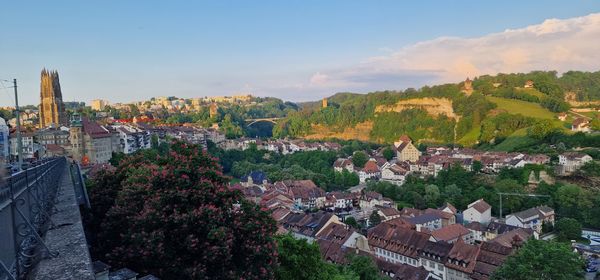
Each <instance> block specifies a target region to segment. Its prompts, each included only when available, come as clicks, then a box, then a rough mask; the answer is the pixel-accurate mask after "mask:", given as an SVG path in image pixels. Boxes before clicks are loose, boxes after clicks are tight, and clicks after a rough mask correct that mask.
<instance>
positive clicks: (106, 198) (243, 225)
mask: <svg viewBox="0 0 600 280" xmlns="http://www.w3.org/2000/svg"><path fill="white" fill-rule="evenodd" d="M227 181H228V179H227V178H226V177H225V176H223V174H222V173H221V171H220V167H219V166H218V165H217V163H216V161H215V159H213V158H211V157H209V156H207V155H206V154H205V153H203V152H201V151H200V149H199V147H198V146H196V145H190V144H185V143H182V142H175V143H173V145H172V146H171V149H170V151H169V152H168V153H167V154H164V155H160V154H158V153H145V154H144V153H142V154H137V155H133V156H129V157H126V158H125V159H123V160H122V161H121V162H120V163H119V166H118V167H117V168H116V169H115V170H105V171H102V172H98V173H97V174H96V175H95V176H94V177H93V179H92V182H91V187H90V193H91V194H90V197H91V202H92V207H93V210H92V213H91V215H90V216H91V218H90V219H89V220H90V222H88V224H91V226H90V227H88V229H89V230H90V231H93V230H97V231H96V232H93V233H92V235H95V246H94V248H93V252H94V254H95V255H96V256H98V257H100V258H101V259H105V260H107V261H108V262H109V263H110V264H112V265H113V267H128V268H131V269H134V270H136V271H138V272H143V273H152V274H155V275H159V276H160V277H161V278H164V279H272V278H273V277H274V275H273V270H274V266H275V264H276V246H275V241H274V239H273V234H274V232H275V230H276V227H275V222H274V221H273V220H272V219H271V218H270V216H269V214H268V213H267V212H265V211H261V210H260V209H258V206H256V205H255V204H252V203H250V202H247V201H245V200H244V199H243V197H242V195H241V194H240V193H239V192H234V191H231V190H229V189H228V188H227ZM102 211H105V212H102ZM94 225H95V227H94Z"/></svg>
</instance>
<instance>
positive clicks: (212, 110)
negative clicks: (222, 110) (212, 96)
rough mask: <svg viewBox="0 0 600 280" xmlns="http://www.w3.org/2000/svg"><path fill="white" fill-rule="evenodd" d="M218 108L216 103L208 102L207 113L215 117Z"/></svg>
mask: <svg viewBox="0 0 600 280" xmlns="http://www.w3.org/2000/svg"><path fill="white" fill-rule="evenodd" d="M218 109H219V106H218V105H217V103H212V104H210V108H209V111H208V113H209V114H210V117H211V118H215V117H217V113H218Z"/></svg>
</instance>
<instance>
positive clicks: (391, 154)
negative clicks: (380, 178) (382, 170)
mask: <svg viewBox="0 0 600 280" xmlns="http://www.w3.org/2000/svg"><path fill="white" fill-rule="evenodd" d="M382 154H383V157H384V158H385V159H387V160H388V161H389V160H392V159H393V158H394V156H395V155H396V153H395V152H394V150H392V149H391V148H390V147H387V148H385V149H383V151H382Z"/></svg>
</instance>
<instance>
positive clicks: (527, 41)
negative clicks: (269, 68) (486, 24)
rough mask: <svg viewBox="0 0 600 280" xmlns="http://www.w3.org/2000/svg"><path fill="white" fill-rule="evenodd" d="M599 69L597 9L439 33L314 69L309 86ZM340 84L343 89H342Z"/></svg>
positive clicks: (393, 84) (398, 84) (364, 86)
mask: <svg viewBox="0 0 600 280" xmlns="http://www.w3.org/2000/svg"><path fill="white" fill-rule="evenodd" d="M599 69H600V13H597V14H590V15H587V16H583V17H576V18H570V19H548V20H546V21H544V22H543V23H541V24H537V25H532V26H527V27H524V28H520V29H509V30H505V31H503V32H500V33H492V34H488V35H485V36H482V37H477V38H458V37H440V38H437V39H433V40H430V41H424V42H419V43H417V44H414V45H410V46H406V47H404V48H401V49H399V50H397V51H394V52H392V53H391V54H389V55H385V56H377V57H371V58H368V59H366V60H365V61H364V62H361V63H357V64H355V65H354V66H350V67H344V68H340V69H334V70H329V71H321V72H317V73H316V74H314V75H313V76H312V77H311V78H310V85H311V86H319V87H329V88H330V89H332V90H337V91H345V90H356V91H361V90H362V91H369V90H385V89H402V88H405V87H418V86H421V85H424V84H436V83H445V82H458V81H460V80H463V79H464V78H465V77H467V76H469V77H473V76H479V75H483V74H496V73H500V72H504V73H508V72H528V71H532V70H557V71H559V72H564V71H568V70H584V71H596V70H599ZM344 86H346V87H349V88H343V87H344Z"/></svg>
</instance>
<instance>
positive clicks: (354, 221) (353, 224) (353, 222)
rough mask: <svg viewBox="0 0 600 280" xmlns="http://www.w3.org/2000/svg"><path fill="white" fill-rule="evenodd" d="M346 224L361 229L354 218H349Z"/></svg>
mask: <svg viewBox="0 0 600 280" xmlns="http://www.w3.org/2000/svg"><path fill="white" fill-rule="evenodd" d="M344 223H346V224H347V225H349V226H351V227H353V228H355V229H360V225H359V224H358V223H357V222H356V219H355V218H354V217H352V216H349V217H347V218H346V220H345V221H344Z"/></svg>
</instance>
